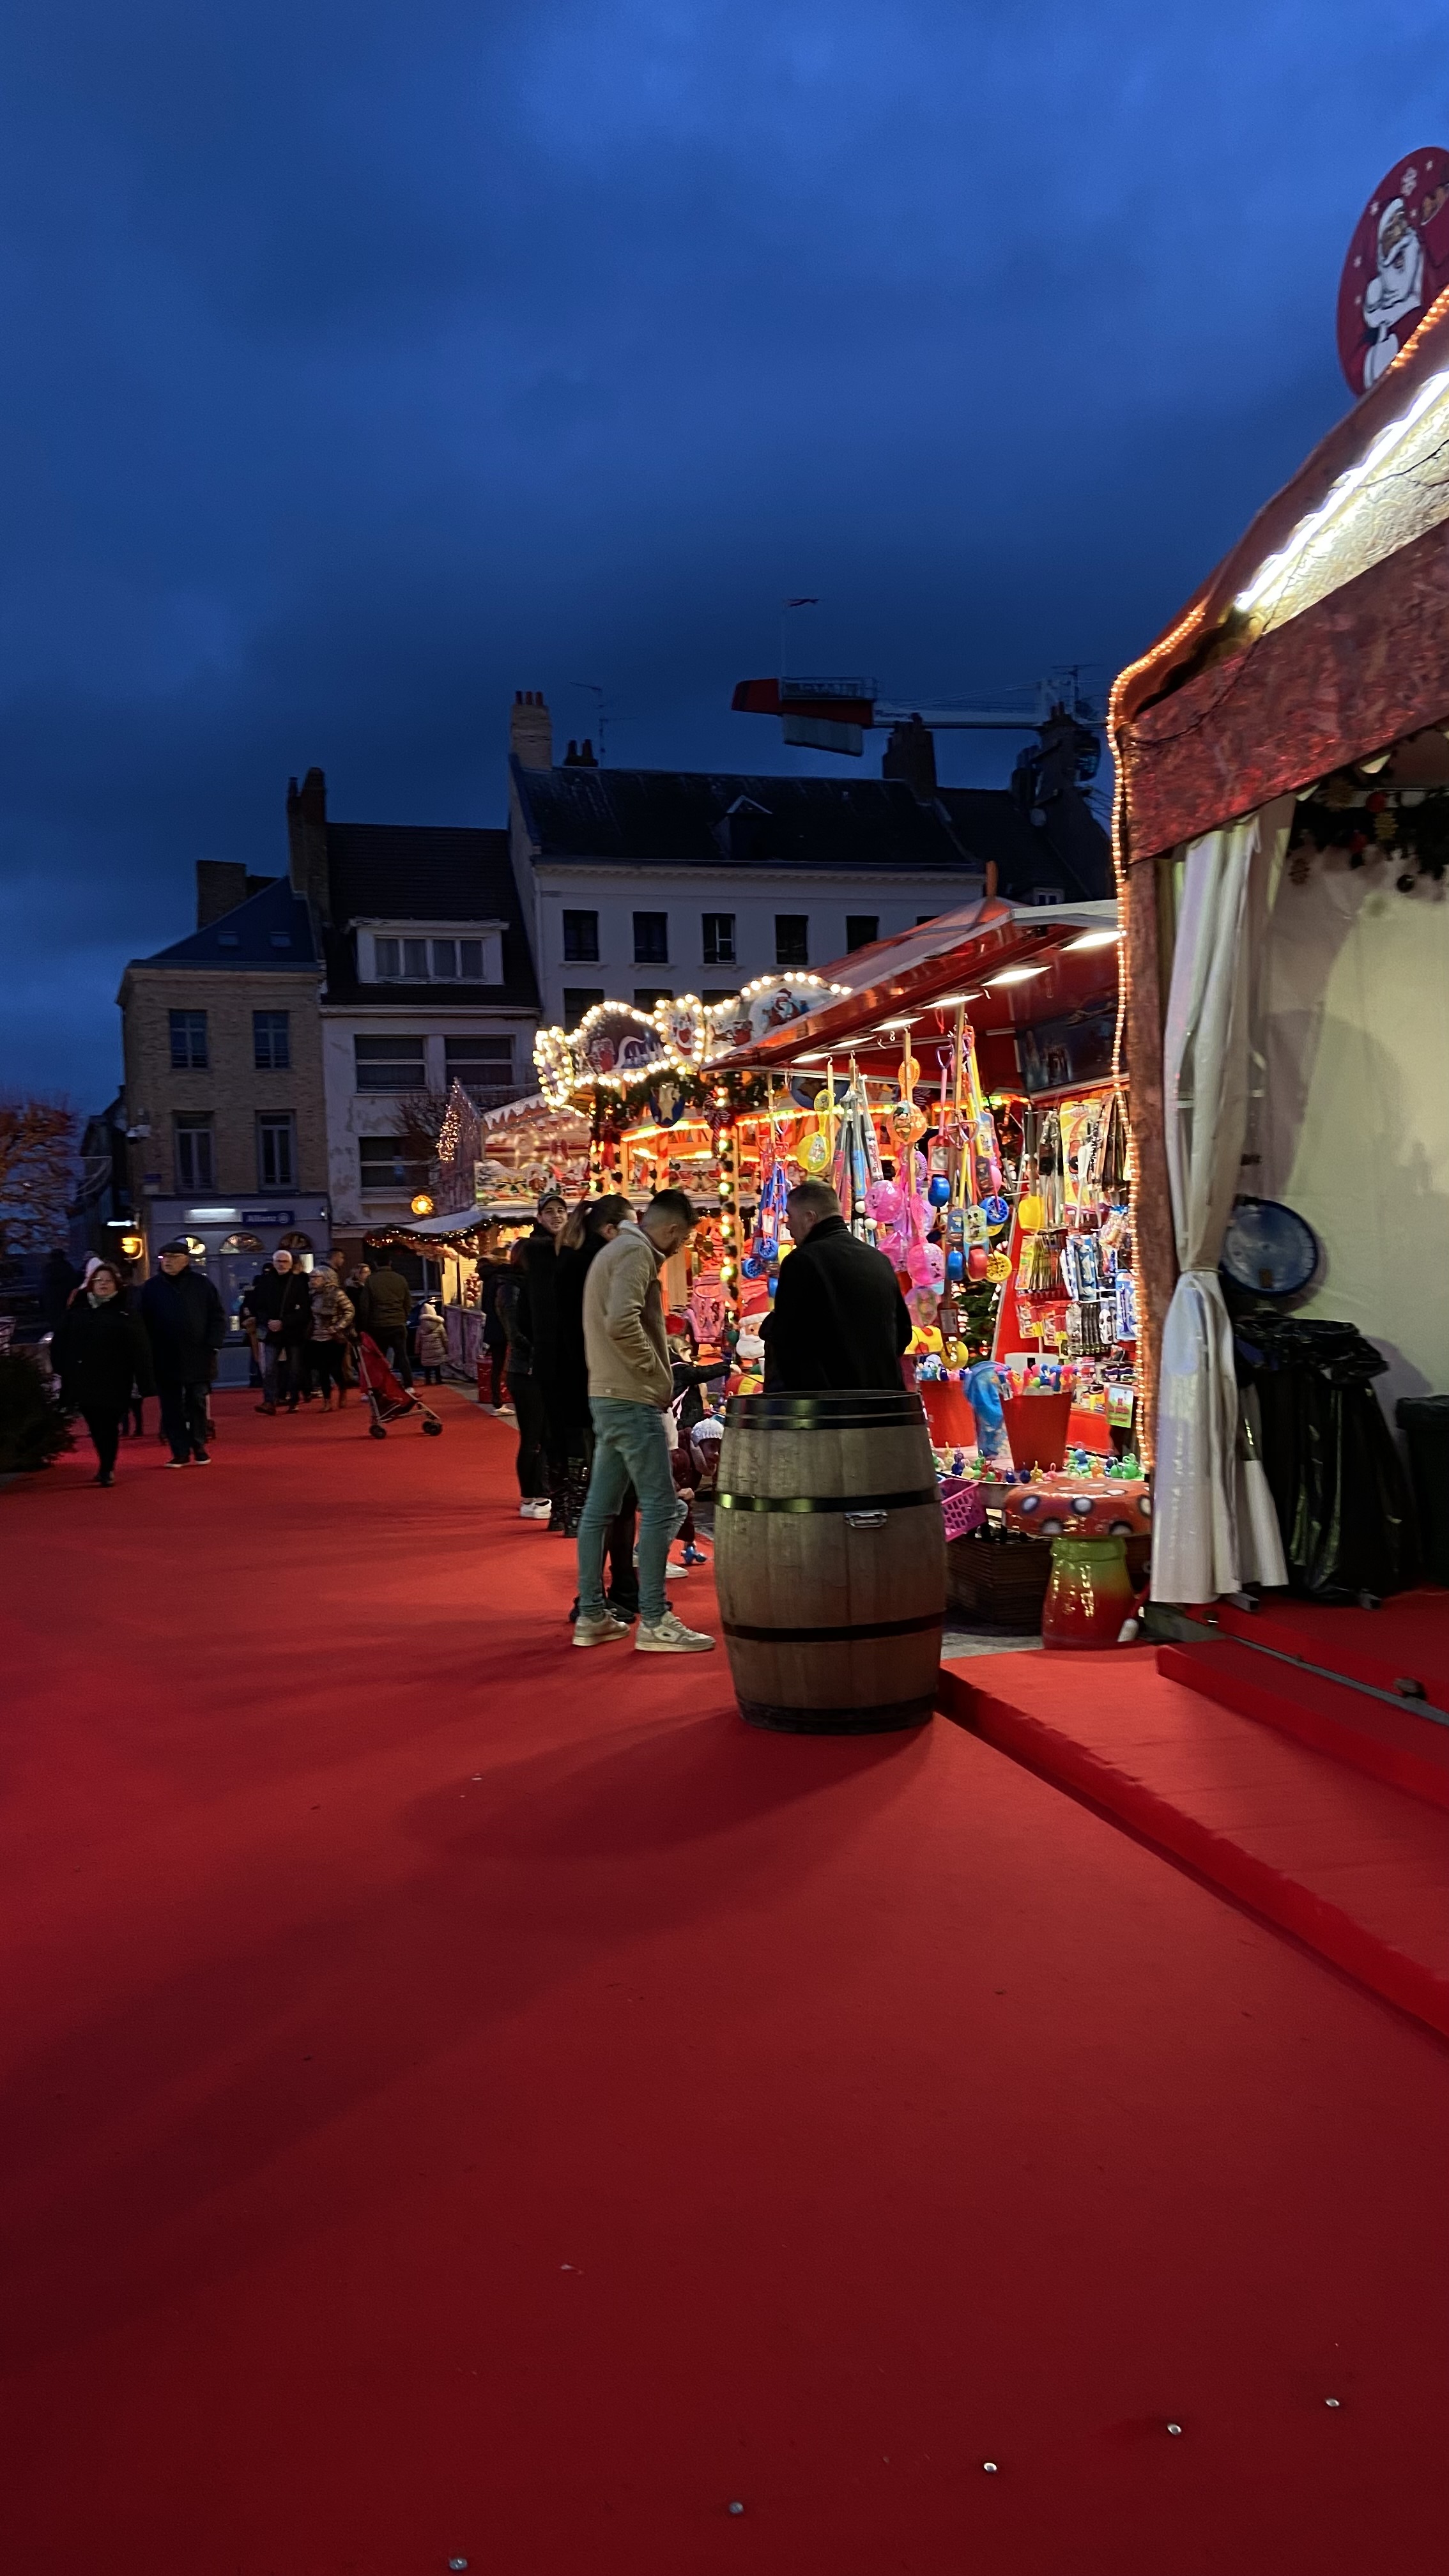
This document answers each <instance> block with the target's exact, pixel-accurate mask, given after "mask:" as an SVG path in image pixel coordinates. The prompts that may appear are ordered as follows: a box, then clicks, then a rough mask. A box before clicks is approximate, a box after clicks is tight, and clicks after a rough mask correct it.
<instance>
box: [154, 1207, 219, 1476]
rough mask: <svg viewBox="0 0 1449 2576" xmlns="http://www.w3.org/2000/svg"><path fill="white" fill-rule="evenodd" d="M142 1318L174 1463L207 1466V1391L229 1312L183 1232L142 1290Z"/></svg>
mask: <svg viewBox="0 0 1449 2576" xmlns="http://www.w3.org/2000/svg"><path fill="white" fill-rule="evenodd" d="M141 1321H142V1323H143V1324H144V1325H145V1327H146V1338H147V1340H148V1341H149V1342H150V1345H151V1358H152V1362H153V1364H154V1366H155V1370H156V1384H157V1388H158V1389H159V1391H160V1396H161V1428H162V1431H163V1432H164V1434H165V1436H166V1438H167V1439H168V1440H169V1441H170V1443H171V1465H172V1466H173V1467H189V1466H190V1465H191V1463H192V1461H193V1460H195V1463H196V1465H197V1466H198V1467H209V1466H210V1464H211V1456H210V1452H209V1451H208V1449H207V1446H206V1390H207V1388H208V1387H209V1386H210V1384H211V1381H212V1377H213V1375H214V1373H215V1369H216V1354H217V1352H218V1351H219V1350H220V1348H221V1346H222V1343H223V1342H224V1341H225V1340H226V1314H225V1311H224V1309H223V1307H222V1302H221V1299H220V1298H219V1297H218V1295H217V1293H216V1290H215V1289H214V1288H213V1286H212V1284H211V1281H210V1280H209V1279H208V1278H207V1277H206V1276H205V1274H204V1273H203V1272H202V1271H200V1270H193V1269H192V1267H191V1255H190V1253H189V1252H188V1250H187V1247H186V1238H185V1236H184V1235H175V1236H173V1238H172V1240H171V1242H170V1243H163V1244H162V1246H161V1268H160V1271H159V1272H158V1274H157V1276H156V1277H155V1278H154V1279H148V1280H147V1282H146V1285H145V1287H144V1288H143V1289H142V1291H141Z"/></svg>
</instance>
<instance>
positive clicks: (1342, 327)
mask: <svg viewBox="0 0 1449 2576" xmlns="http://www.w3.org/2000/svg"><path fill="white" fill-rule="evenodd" d="M1446 286H1449V152H1446V151H1442V150H1440V149H1439V148H1438V147H1437V146H1436V147H1435V148H1434V150H1433V151H1430V152H1410V153H1408V154H1406V155H1405V157H1404V159H1403V160H1402V161H1396V162H1395V164H1394V167H1393V168H1392V170H1391V171H1390V172H1389V174H1388V177H1387V178H1386V179H1385V180H1384V182H1383V184H1382V186H1381V187H1379V188H1376V189H1375V191H1374V194H1373V196H1372V197H1371V199H1370V200H1369V203H1368V205H1367V206H1366V207H1365V209H1364V212H1363V214H1362V215H1361V216H1360V218H1359V225H1358V230H1357V232H1356V233H1355V234H1354V237H1353V239H1352V241H1351V242H1350V243H1349V246H1348V257H1347V259H1346V260H1345V261H1344V264H1343V279H1342V282H1341V284H1340V286H1339V290H1338V354H1339V357H1340V359H1341V360H1342V363H1343V372H1344V374H1345V375H1346V376H1347V378H1348V381H1349V383H1350V384H1351V386H1352V387H1353V390H1354V392H1355V393H1356V394H1366V393H1367V392H1368V390H1369V388H1370V386H1371V385H1376V384H1377V383H1378V380H1379V378H1380V376H1381V375H1382V374H1383V372H1384V369H1385V368H1386V367H1389V366H1392V364H1393V362H1394V360H1395V358H1396V357H1397V356H1398V354H1399V351H1400V350H1401V349H1406V348H1407V347H1408V345H1409V342H1410V340H1411V339H1412V338H1413V336H1414V333H1415V332H1416V331H1417V329H1418V327H1419V324H1420V323H1421V322H1422V321H1423V319H1424V316H1425V314H1426V313H1427V312H1428V310H1429V307H1430V305H1431V304H1432V303H1433V302H1434V300H1435V297H1436V296H1438V295H1441V294H1442V293H1443V291H1444V289H1445V287H1446Z"/></svg>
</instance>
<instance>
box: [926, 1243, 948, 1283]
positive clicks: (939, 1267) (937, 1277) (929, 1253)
mask: <svg viewBox="0 0 1449 2576" xmlns="http://www.w3.org/2000/svg"><path fill="white" fill-rule="evenodd" d="M925 1252H926V1259H927V1260H928V1261H929V1263H930V1265H931V1286H932V1287H933V1288H939V1287H940V1286H941V1285H942V1283H943V1281H944V1279H945V1276H946V1256H945V1254H944V1252H943V1251H942V1250H941V1247H940V1245H939V1243H928V1244H927V1245H926V1247H925Z"/></svg>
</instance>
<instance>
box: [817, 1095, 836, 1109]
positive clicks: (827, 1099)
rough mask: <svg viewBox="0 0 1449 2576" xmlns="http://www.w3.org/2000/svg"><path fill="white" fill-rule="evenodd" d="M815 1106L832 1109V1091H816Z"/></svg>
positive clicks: (833, 1101)
mask: <svg viewBox="0 0 1449 2576" xmlns="http://www.w3.org/2000/svg"><path fill="white" fill-rule="evenodd" d="M815 1106H816V1108H817V1109H819V1110H826V1109H833V1108H834V1107H835V1095H834V1093H833V1092H832V1091H828V1090H827V1091H817V1092H816V1094H815Z"/></svg>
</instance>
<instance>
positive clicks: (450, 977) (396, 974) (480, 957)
mask: <svg viewBox="0 0 1449 2576" xmlns="http://www.w3.org/2000/svg"><path fill="white" fill-rule="evenodd" d="M371 948H372V977H371V980H372V981H373V982H374V983H377V984H501V983H502V981H503V944H502V938H501V934H500V933H499V932H498V931H496V930H486V931H466V932H465V931H458V932H457V933H456V934H454V933H449V934H448V935H446V936H444V937H436V936H434V935H433V934H432V933H429V935H428V936H427V937H426V938H423V937H421V936H409V935H408V933H407V932H405V931H401V930H400V931H398V932H397V933H396V935H394V934H392V933H391V932H382V931H374V932H373V934H372V941H371ZM360 963H361V966H362V971H363V974H364V976H366V974H367V950H366V948H365V947H364V948H363V951H362V956H361V960H360Z"/></svg>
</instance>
